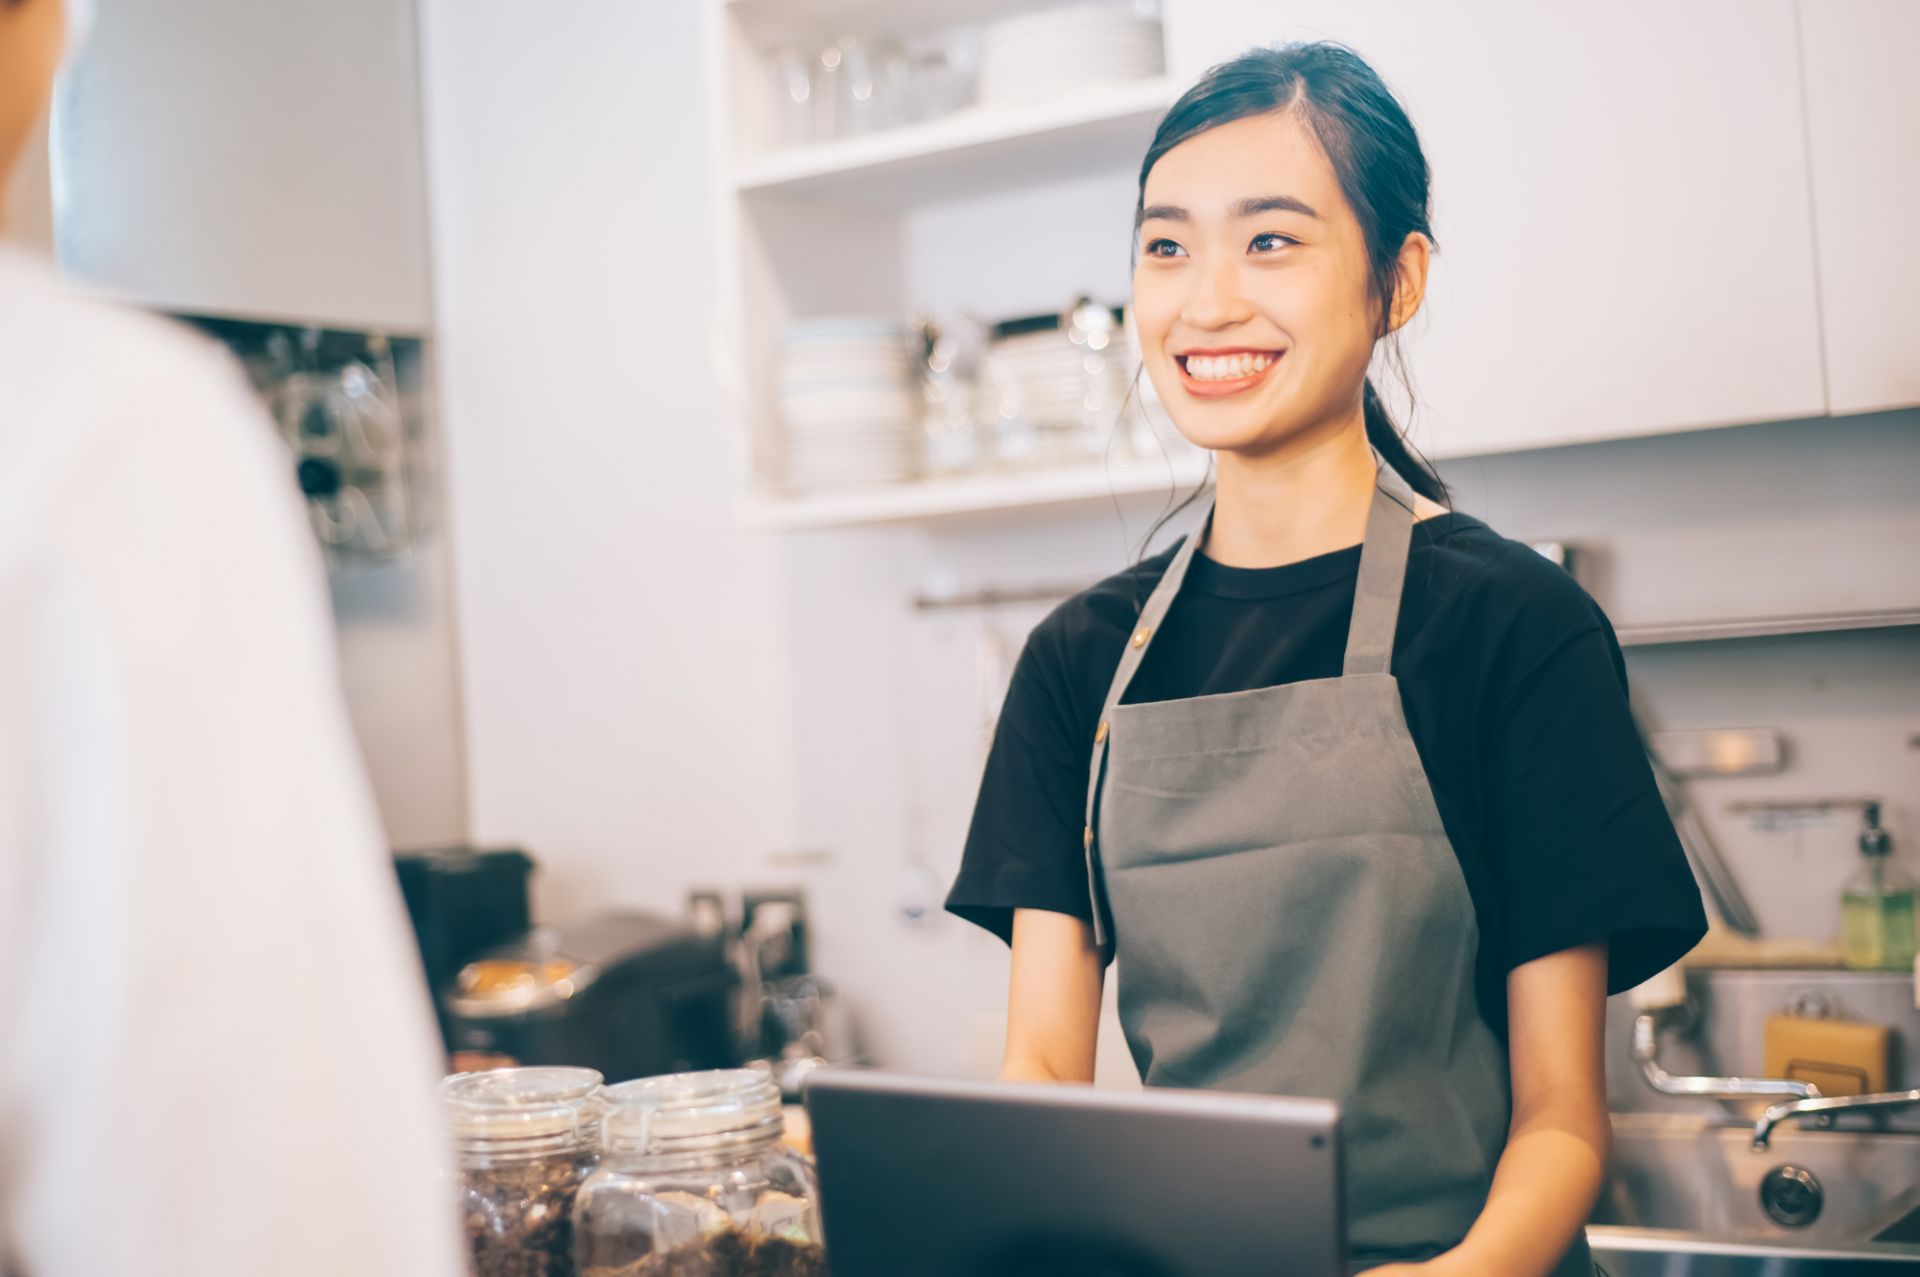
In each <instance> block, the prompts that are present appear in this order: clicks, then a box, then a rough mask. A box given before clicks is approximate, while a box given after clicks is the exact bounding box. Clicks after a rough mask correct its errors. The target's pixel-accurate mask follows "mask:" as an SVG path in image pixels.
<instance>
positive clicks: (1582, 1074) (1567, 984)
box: [1382, 942, 1613, 1277]
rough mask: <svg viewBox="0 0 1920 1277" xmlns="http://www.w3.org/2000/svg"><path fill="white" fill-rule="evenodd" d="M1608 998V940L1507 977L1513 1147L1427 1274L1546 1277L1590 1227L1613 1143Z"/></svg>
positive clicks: (1425, 1268)
mask: <svg viewBox="0 0 1920 1277" xmlns="http://www.w3.org/2000/svg"><path fill="white" fill-rule="evenodd" d="M1606 998H1607V946H1606V944H1605V943H1604V942H1602V943H1599V944H1590V945H1583V946H1581V947H1580V948H1577V949H1567V950H1565V951H1563V952H1560V953H1554V954H1549V955H1547V956H1546V957H1544V958H1537V959H1535V960H1534V961H1532V962H1529V963H1526V964H1524V965H1522V966H1519V967H1516V968H1514V970H1513V972H1512V973H1511V974H1509V975H1508V976H1507V1008H1508V1022H1509V1033H1510V1040H1509V1045H1508V1054H1509V1056H1510V1058H1511V1061H1512V1069H1513V1123H1512V1125H1511V1127H1509V1129H1508V1132H1507V1148H1506V1151H1505V1152H1504V1153H1502V1154H1501V1156H1500V1165H1499V1167H1498V1169H1497V1170H1496V1171H1495V1172H1494V1177H1493V1191H1492V1192H1491V1193H1490V1194H1489V1195H1488V1197H1487V1204H1486V1207H1485V1208H1484V1209H1483V1210H1482V1211H1481V1212H1480V1218H1479V1220H1478V1221H1476V1222H1475V1223H1474V1226H1473V1228H1472V1230H1471V1231H1469V1232H1468V1233H1467V1236H1466V1240H1464V1241H1462V1242H1461V1243H1460V1244H1459V1245H1458V1246H1456V1247H1454V1248H1453V1249H1452V1250H1450V1251H1448V1252H1447V1253H1446V1254H1444V1255H1440V1256H1438V1257H1436V1258H1435V1259H1433V1260H1432V1261H1431V1262H1429V1263H1427V1264H1425V1265H1421V1266H1420V1270H1421V1271H1422V1272H1423V1273H1425V1274H1439V1273H1444V1274H1450V1275H1451V1274H1459V1277H1469V1275H1471V1277H1480V1275H1481V1274H1486V1275H1487V1277H1496V1275H1497V1277H1546V1274H1547V1273H1549V1272H1550V1271H1551V1270H1552V1268H1553V1266H1554V1264H1555V1263H1557V1262H1558V1261H1559V1260H1560V1257H1561V1256H1562V1255H1564V1254H1565V1253H1566V1250H1567V1247H1568V1246H1570V1245H1572V1243H1573V1240H1574V1238H1575V1237H1576V1236H1578V1235H1579V1233H1580V1230H1581V1229H1582V1228H1584V1227H1585V1226H1586V1222H1587V1217H1588V1216H1589V1215H1591V1214H1592V1212H1593V1203H1594V1201H1595V1199H1596V1198H1598V1196H1599V1194H1600V1184H1601V1180H1602V1178H1603V1177H1604V1176H1605V1174H1606V1169H1607V1157H1608V1154H1609V1152H1610V1149H1611V1146H1612V1142H1613V1128H1612V1125H1611V1123H1610V1122H1609V1121H1608V1118H1607V1083H1606V1067H1605V1062H1604V1060H1603V1058H1602V1052H1601V1041H1602V1029H1603V1024H1604V1021H1605V1017H1606ZM1382 1271H1383V1272H1384V1271H1386V1270H1382Z"/></svg>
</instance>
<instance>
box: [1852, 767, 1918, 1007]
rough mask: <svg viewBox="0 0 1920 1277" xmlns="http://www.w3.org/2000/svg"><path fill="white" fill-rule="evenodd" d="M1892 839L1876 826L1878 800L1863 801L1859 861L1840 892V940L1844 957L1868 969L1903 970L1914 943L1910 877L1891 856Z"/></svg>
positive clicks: (1910, 965) (1878, 819)
mask: <svg viewBox="0 0 1920 1277" xmlns="http://www.w3.org/2000/svg"><path fill="white" fill-rule="evenodd" d="M1892 852H1893V839H1891V838H1889V837H1888V836H1887V831H1886V830H1884V829H1882V828H1881V827H1880V804H1879V803H1868V804H1867V810H1866V828H1865V829H1863V830H1862V831H1861V833H1860V854H1861V856H1862V857H1863V858H1864V861H1865V863H1863V864H1862V865H1861V866H1860V871H1859V872H1858V873H1856V874H1854V876H1853V877H1852V878H1850V879H1848V880H1847V886H1846V890H1845V891H1844V892H1843V893H1842V894H1841V897H1840V944H1841V949H1842V951H1843V952H1844V954H1845V957H1846V963H1847V965H1848V966H1850V967H1856V968H1860V969H1863V970H1868V971H1905V970H1907V969H1909V968H1911V967H1912V966H1913V957H1914V953H1915V951H1916V948H1920V944H1917V943H1916V932H1920V927H1916V926H1915V914H1914V897H1915V891H1914V883H1913V879H1912V878H1911V877H1909V876H1908V874H1907V872H1906V870H1904V869H1902V868H1901V867H1900V866H1899V865H1897V864H1895V863H1894V861H1893V856H1892Z"/></svg>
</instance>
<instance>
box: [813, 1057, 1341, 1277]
mask: <svg viewBox="0 0 1920 1277" xmlns="http://www.w3.org/2000/svg"><path fill="white" fill-rule="evenodd" d="M806 1101H807V1110H808V1113H809V1115H810V1117H811V1119H812V1125H813V1142H814V1154H815V1157H816V1159H817V1161H818V1163H819V1171H820V1207H821V1212H822V1216H823V1218H822V1225H823V1227H824V1229H825V1233H826V1244H827V1261H828V1263H829V1264H830V1265H831V1266H832V1270H833V1277H1220V1274H1223V1273H1230V1274H1233V1275H1234V1277H1256V1275H1258V1274H1269V1273H1271V1274H1279V1273H1285V1274H1288V1275H1289V1277H1346V1272H1347V1264H1346V1225H1345V1219H1344V1218H1343V1215H1342V1197H1341V1187H1340V1186H1341V1176H1340V1131H1339V1109H1338V1106H1337V1105H1335V1104H1333V1103H1331V1102H1329V1101H1325V1100H1308V1099H1282V1098H1276V1097H1272V1096H1260V1095H1229V1094H1220V1093H1213V1092H1197V1091H1177V1090H1165V1089H1154V1090H1147V1091H1109V1090H1096V1089H1094V1088H1092V1087H1089V1086H1064V1085H1063V1086H1051V1085H1029V1084H1015V1083H1003V1082H962V1081H949V1080H938V1079H930V1078H915V1077H906V1076H901V1075H897V1074H885V1073H873V1072H862V1071H853V1070H842V1069H823V1070H821V1071H819V1072H817V1073H814V1074H812V1075H811V1076H810V1077H809V1078H808V1079H807V1084H806Z"/></svg>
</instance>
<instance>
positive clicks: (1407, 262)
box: [1387, 231, 1433, 332]
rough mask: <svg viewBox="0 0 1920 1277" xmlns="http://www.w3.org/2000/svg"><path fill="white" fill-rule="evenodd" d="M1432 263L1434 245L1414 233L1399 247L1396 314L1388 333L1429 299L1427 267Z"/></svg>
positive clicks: (1391, 316)
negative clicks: (1427, 297)
mask: <svg viewBox="0 0 1920 1277" xmlns="http://www.w3.org/2000/svg"><path fill="white" fill-rule="evenodd" d="M1432 260H1433V241H1432V240H1430V239H1428V238H1427V237H1426V236H1425V235H1422V234H1421V233H1420V232H1419V231H1414V232H1412V233H1411V234H1409V235H1408V236H1407V238H1406V239H1405V240H1404V241H1403V242H1402V243H1401V245H1400V256H1399V259H1398V260H1397V261H1395V263H1394V267H1393V271H1394V287H1393V313H1392V314H1390V315H1388V316H1387V331H1388V332H1396V331H1398V330H1399V328H1400V327H1401V325H1403V324H1405V323H1406V322H1407V321H1408V320H1409V319H1412V318H1413V317H1414V314H1415V313H1416V312H1417V311H1418V310H1419V309H1420V303H1421V302H1422V301H1424V300H1425V299H1426V296H1427V266H1428V264H1429V263H1430V262H1431V261H1432Z"/></svg>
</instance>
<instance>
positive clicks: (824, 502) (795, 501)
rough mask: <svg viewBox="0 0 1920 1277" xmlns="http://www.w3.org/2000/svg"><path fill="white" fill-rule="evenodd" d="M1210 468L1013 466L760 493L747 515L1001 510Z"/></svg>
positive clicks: (852, 518) (914, 515) (1071, 501)
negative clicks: (808, 493) (779, 494)
mask: <svg viewBox="0 0 1920 1277" xmlns="http://www.w3.org/2000/svg"><path fill="white" fill-rule="evenodd" d="M1206 473H1207V466H1206V457H1205V456H1204V455H1203V456H1199V457H1193V456H1183V457H1177V458H1175V459H1174V460H1173V461H1172V462H1171V463H1168V462H1164V461H1161V460H1159V459H1157V458H1156V459H1151V460H1145V461H1124V462H1114V463H1113V464H1111V465H1104V464H1094V465H1088V466H1058V467H1053V468H1048V469H1036V470H1030V471H1024V472H1019V473H1011V474H983V475H973V476H968V477H966V478H959V479H934V480H928V481H926V482H923V483H910V484H901V485H898V486H895V487H888V488H873V489H868V490H865V491H851V492H844V493H834V494H831V495H822V496H813V497H792V498H775V497H761V498H758V499H754V500H751V501H749V502H748V503H747V505H746V507H745V509H744V511H743V517H744V519H745V521H746V523H747V525H748V526H749V527H753V528H757V529H760V530H762V531H796V530H801V529H809V528H841V527H859V526H864V525H870V524H882V523H913V522H921V521H928V520H934V519H944V518H951V517H954V516H958V515H969V514H986V513H990V512H993V511H997V510H1029V509H1040V508H1044V507H1048V506H1070V505H1080V504H1083V503H1088V502H1095V501H1106V500H1109V499H1110V498H1113V497H1129V496H1142V495H1149V494H1154V493H1167V492H1180V493H1183V494H1184V492H1185V491H1186V490H1187V489H1190V488H1193V487H1194V486H1196V485H1198V484H1199V483H1200V482H1201V481H1202V480H1203V479H1205V477H1206Z"/></svg>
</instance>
